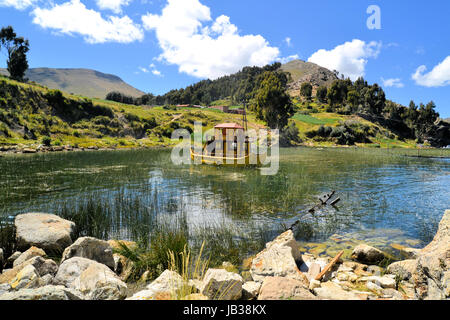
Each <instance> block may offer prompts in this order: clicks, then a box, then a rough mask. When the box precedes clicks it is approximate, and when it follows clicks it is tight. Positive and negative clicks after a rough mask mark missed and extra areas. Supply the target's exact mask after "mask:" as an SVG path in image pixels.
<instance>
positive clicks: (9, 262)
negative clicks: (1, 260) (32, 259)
mask: <svg viewBox="0 0 450 320" xmlns="http://www.w3.org/2000/svg"><path fill="white" fill-rule="evenodd" d="M21 254H22V252H20V251H16V252H14V253H13V254H12V255H10V256H9V257H8V259H6V265H7V266H10V267H12V266H13V264H14V261H16V259H17V258H18V257H20V255H21Z"/></svg>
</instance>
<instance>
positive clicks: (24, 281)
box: [9, 264, 41, 290]
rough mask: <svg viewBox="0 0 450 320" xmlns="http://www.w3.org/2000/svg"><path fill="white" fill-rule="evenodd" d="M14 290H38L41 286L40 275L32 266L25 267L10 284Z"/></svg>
mask: <svg viewBox="0 0 450 320" xmlns="http://www.w3.org/2000/svg"><path fill="white" fill-rule="evenodd" d="M9 284H10V285H11V288H12V289H14V290H20V289H24V288H29V289H31V288H37V287H39V286H40V285H41V281H40V277H39V274H38V272H37V270H36V268H35V267H33V266H32V265H31V264H29V265H27V266H26V267H24V268H23V269H22V270H20V272H19V273H17V275H16V277H15V278H14V279H13V280H12V281H11V282H10V283H9Z"/></svg>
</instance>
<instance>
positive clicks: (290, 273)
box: [250, 230, 308, 282]
mask: <svg viewBox="0 0 450 320" xmlns="http://www.w3.org/2000/svg"><path fill="white" fill-rule="evenodd" d="M301 263H302V261H301V254H300V249H299V247H298V244H297V242H296V241H295V239H294V235H293V233H292V231H291V230H288V231H286V232H285V233H283V234H281V235H280V236H279V237H277V238H276V239H275V240H274V241H272V242H269V243H267V244H266V248H265V249H264V250H263V251H261V252H260V253H258V254H257V255H256V257H255V258H254V259H253V261H252V266H251V268H250V273H251V275H252V278H253V280H254V281H256V282H263V281H264V278H265V277H274V276H277V277H288V278H293V279H298V280H300V281H306V282H307V281H308V279H307V278H306V276H305V275H304V274H303V273H302V272H301V271H300V270H299V268H298V266H299V265H301Z"/></svg>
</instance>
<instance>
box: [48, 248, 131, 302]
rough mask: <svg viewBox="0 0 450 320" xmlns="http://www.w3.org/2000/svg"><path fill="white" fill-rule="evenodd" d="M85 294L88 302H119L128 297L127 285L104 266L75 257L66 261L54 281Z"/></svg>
mask: <svg viewBox="0 0 450 320" xmlns="http://www.w3.org/2000/svg"><path fill="white" fill-rule="evenodd" d="M53 281H54V283H55V284H60V285H64V286H65V287H68V288H72V289H75V290H78V291H80V292H81V293H83V294H84V295H85V296H86V298H87V299H88V300H119V299H123V298H125V297H126V290H127V285H126V284H125V283H124V282H123V281H122V280H120V279H119V277H118V276H116V274H115V273H114V272H113V271H112V270H111V269H109V268H108V267H107V266H105V265H104V264H101V263H98V262H96V261H94V260H90V259H86V258H81V257H73V258H70V259H68V260H66V261H64V262H63V263H62V264H61V265H60V266H59V270H58V273H57V274H56V276H55V279H54V280H53Z"/></svg>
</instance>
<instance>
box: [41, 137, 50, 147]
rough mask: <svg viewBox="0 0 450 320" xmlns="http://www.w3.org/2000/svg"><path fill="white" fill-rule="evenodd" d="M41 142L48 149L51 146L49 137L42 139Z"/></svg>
mask: <svg viewBox="0 0 450 320" xmlns="http://www.w3.org/2000/svg"><path fill="white" fill-rule="evenodd" d="M41 141H42V143H43V144H44V145H45V146H47V147H49V146H50V145H51V144H52V138H50V137H49V136H44V137H42V139H41Z"/></svg>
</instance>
